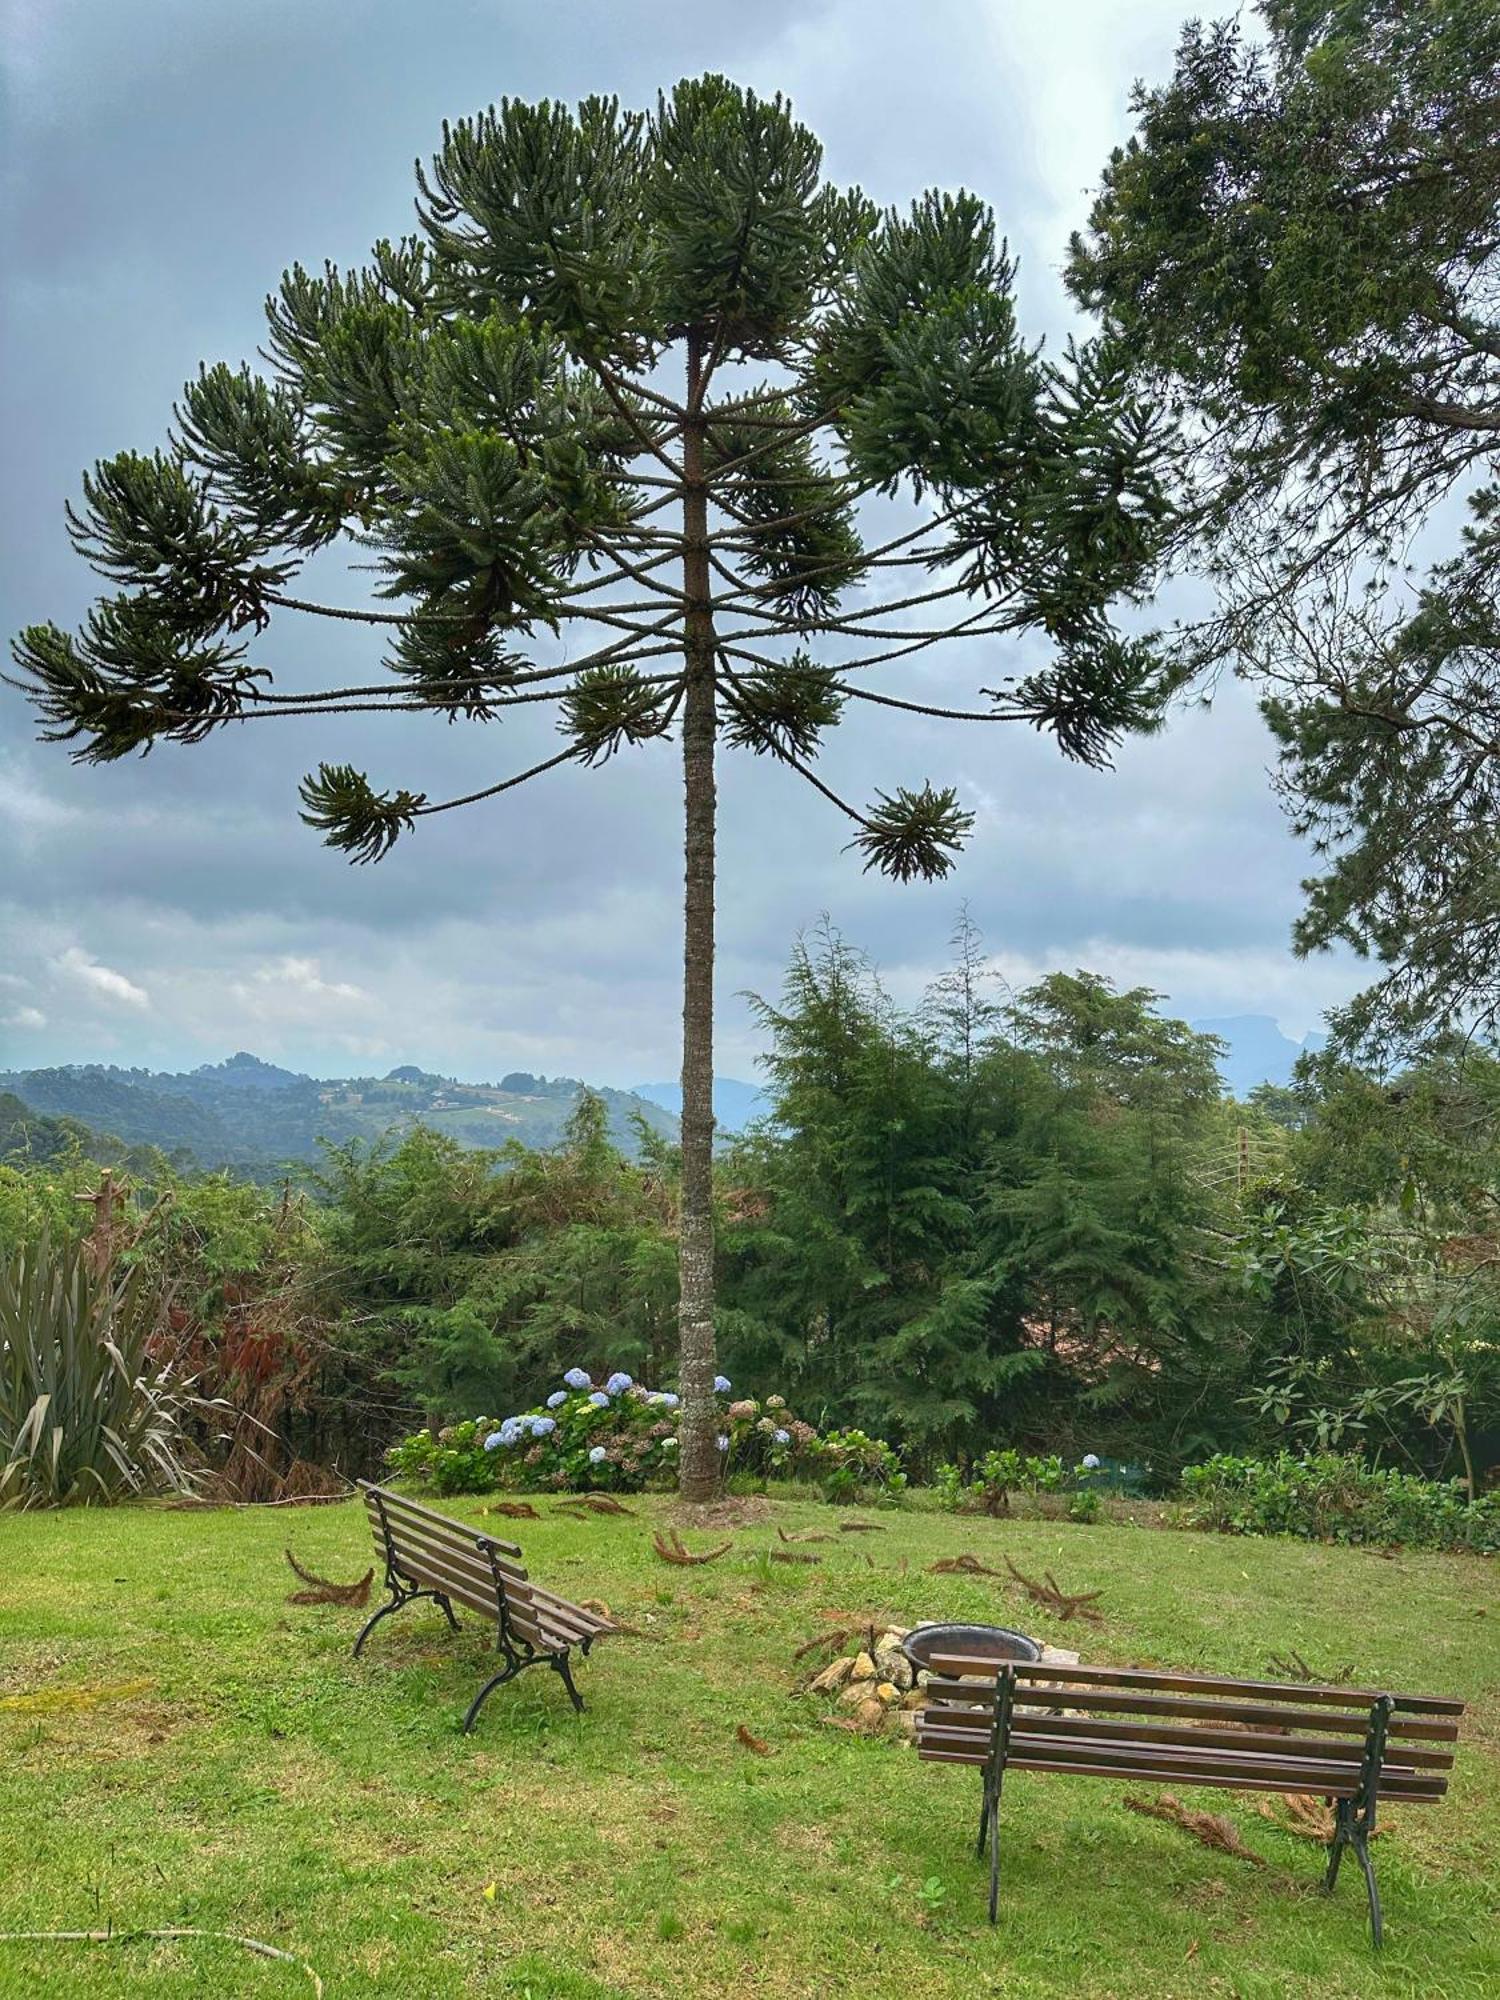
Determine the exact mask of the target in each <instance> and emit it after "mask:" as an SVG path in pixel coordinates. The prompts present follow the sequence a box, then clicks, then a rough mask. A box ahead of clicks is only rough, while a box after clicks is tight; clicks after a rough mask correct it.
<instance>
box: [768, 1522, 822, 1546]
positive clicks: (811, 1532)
mask: <svg viewBox="0 0 1500 2000" xmlns="http://www.w3.org/2000/svg"><path fill="white" fill-rule="evenodd" d="M776 1532H777V1534H778V1535H779V1536H780V1537H781V1539H782V1541H784V1542H831V1541H832V1540H833V1537H832V1535H825V1534H824V1533H823V1530H822V1529H821V1528H798V1529H797V1531H796V1532H795V1534H791V1535H789V1534H788V1533H787V1531H786V1529H785V1528H783V1527H780V1526H779V1525H778V1527H777V1529H776Z"/></svg>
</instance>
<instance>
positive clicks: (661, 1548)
mask: <svg viewBox="0 0 1500 2000" xmlns="http://www.w3.org/2000/svg"><path fill="white" fill-rule="evenodd" d="M651 1546H652V1547H653V1548H654V1549H655V1550H656V1553H657V1554H658V1555H659V1556H660V1557H661V1559H662V1561H663V1562H668V1563H711V1562H717V1561H718V1559H719V1557H720V1556H724V1555H728V1553H729V1551H730V1550H731V1549H732V1548H733V1547H734V1541H733V1538H731V1539H730V1540H729V1541H727V1542H720V1544H719V1546H718V1547H717V1548H716V1549H705V1550H704V1551H703V1552H702V1553H701V1554H698V1555H694V1554H693V1552H692V1550H691V1549H689V1548H688V1547H687V1546H686V1545H685V1544H684V1542H683V1539H682V1536H681V1535H680V1534H679V1533H678V1532H677V1530H676V1529H675V1528H668V1529H667V1531H666V1534H665V1535H663V1534H661V1533H660V1532H658V1533H657V1534H655V1535H653V1536H652V1537H651Z"/></svg>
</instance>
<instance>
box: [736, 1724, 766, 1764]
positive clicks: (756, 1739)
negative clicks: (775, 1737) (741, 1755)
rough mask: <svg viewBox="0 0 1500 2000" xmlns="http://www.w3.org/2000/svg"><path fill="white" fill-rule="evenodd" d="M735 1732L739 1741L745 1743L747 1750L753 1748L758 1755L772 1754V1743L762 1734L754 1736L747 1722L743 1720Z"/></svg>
mask: <svg viewBox="0 0 1500 2000" xmlns="http://www.w3.org/2000/svg"><path fill="white" fill-rule="evenodd" d="M734 1733H735V1737H736V1739H737V1740H738V1741H739V1742H741V1743H743V1744H744V1746H745V1748H746V1749H747V1750H753V1751H754V1752H755V1754H756V1756H757V1757H769V1756H770V1754H771V1746H770V1744H769V1743H767V1742H766V1740H765V1738H764V1737H762V1736H752V1735H751V1734H750V1730H749V1727H748V1725H747V1724H745V1723H743V1722H742V1723H741V1724H740V1726H739V1728H738V1729H736V1731H735V1732H734Z"/></svg>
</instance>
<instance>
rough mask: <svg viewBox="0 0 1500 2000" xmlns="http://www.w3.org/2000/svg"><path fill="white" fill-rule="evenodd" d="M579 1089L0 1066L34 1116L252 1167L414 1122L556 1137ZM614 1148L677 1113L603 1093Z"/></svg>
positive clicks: (505, 1135)
mask: <svg viewBox="0 0 1500 2000" xmlns="http://www.w3.org/2000/svg"><path fill="white" fill-rule="evenodd" d="M583 1087H584V1086H583V1085H582V1084H581V1083H579V1082H578V1080H577V1079H576V1078H574V1077H552V1078H548V1077H538V1076H531V1075H528V1074H526V1073H525V1072H521V1071H517V1072H514V1073H512V1074H511V1075H509V1076H506V1077H504V1078H502V1079H501V1081H500V1083H499V1084H470V1083H458V1082H455V1081H454V1080H453V1079H452V1078H451V1077H442V1076H434V1075H431V1074H429V1073H428V1072H427V1071H425V1070H420V1069H416V1068H414V1067H412V1066H410V1065H406V1066H403V1067H400V1068H397V1069H393V1070H391V1071H389V1072H388V1073H387V1074H386V1075H385V1076H383V1077H349V1078H318V1077H310V1076H301V1075H298V1074H297V1073H296V1072H294V1071H292V1070H287V1069H279V1068H277V1067H276V1066H275V1065H274V1064H272V1063H266V1062H261V1061H260V1060H259V1059H258V1058H257V1057H255V1056H252V1055H246V1054H243V1053H242V1054H240V1055H236V1056H231V1057H230V1058H229V1060H228V1061H227V1062H222V1063H214V1064H205V1065H204V1066H203V1067H202V1068H200V1069H195V1070H189V1071H185V1072H182V1073H179V1074H172V1073H165V1072H157V1071H154V1070H145V1069H118V1068H114V1067H112V1066H105V1065H102V1064H98V1063H86V1064H69V1065H67V1066H66V1067H65V1068H60V1069H36V1070H16V1071H11V1072H9V1073H0V1090H3V1091H7V1092H10V1093H11V1094H13V1095H14V1096H15V1097H17V1098H19V1099H20V1100H21V1101H22V1102H23V1103H24V1104H25V1105H26V1106H27V1107H28V1108H29V1109H30V1110H31V1111H32V1112H34V1113H39V1114H41V1115H43V1116H45V1117H49V1118H72V1119H76V1120H78V1121H80V1122H82V1123H83V1124H85V1125H88V1126H90V1127H92V1128H94V1129H95V1130H97V1131H104V1132H110V1133H114V1134H116V1135H118V1137H119V1138H120V1139H122V1140H124V1141H125V1142H127V1144H129V1145H145V1146H156V1147H159V1148H160V1149H161V1150H162V1151H163V1152H166V1153H187V1154H191V1156H192V1157H193V1159H195V1160H196V1161H198V1162H199V1164H200V1165H202V1166H205V1167H234V1168H238V1169H241V1170H243V1171H246V1172H249V1173H252V1174H253V1173H257V1172H260V1173H264V1172H267V1171H274V1170H275V1169H277V1168H279V1167H281V1166H283V1165H285V1164H286V1163H287V1162H290V1161H296V1160H311V1159H314V1158H315V1157H316V1156H317V1153H318V1142H319V1141H320V1140H323V1139H326V1140H329V1141H330V1142H331V1143H333V1144H335V1145H342V1144H346V1143H347V1142H348V1141H350V1140H351V1139H365V1140H374V1139H382V1138H385V1137H386V1136H387V1135H393V1136H396V1137H399V1136H400V1135H401V1134H402V1133H404V1132H409V1131H411V1130H412V1128H413V1127H414V1126H416V1125H418V1124H420V1125H424V1126H427V1127H429V1128H430V1129H431V1130H433V1131H436V1132H443V1133H446V1134H448V1135H449V1136H450V1137H451V1138H453V1139H456V1140H457V1141H458V1142H459V1144H461V1145H465V1146H481V1147H485V1146H488V1147H493V1146H500V1145H503V1144H504V1143H505V1141H506V1140H507V1139H521V1140H524V1141H525V1143H526V1144H527V1145H531V1146H551V1145H554V1144H556V1142H557V1141H558V1139H560V1138H561V1136H562V1133H563V1128H564V1126H565V1125H566V1123H567V1119H568V1115H569V1113H570V1112H571V1111H572V1109H573V1107H574V1106H575V1105H576V1103H577V1102H578V1098H579V1094H580V1092H581V1091H582V1089H583ZM597 1095H598V1096H599V1097H600V1098H601V1100H602V1101H603V1103H604V1104H605V1106H606V1109H607V1111H608V1116H609V1127H610V1133H611V1136H612V1138H613V1139H614V1141H615V1143H616V1144H618V1145H619V1146H621V1147H622V1148H623V1149H624V1150H625V1151H626V1152H627V1153H634V1151H635V1150H636V1148H637V1145H638V1135H637V1121H638V1120H643V1121H644V1123H645V1125H646V1126H647V1127H648V1128H649V1129H650V1130H651V1131H653V1132H655V1133H658V1134H660V1135H662V1136H666V1137H671V1136H674V1135H675V1133H676V1129H677V1120H676V1119H675V1117H673V1116H672V1114H671V1113H670V1112H668V1111H665V1110H663V1109H662V1108H661V1107H660V1106H659V1105H656V1104H652V1103H650V1102H649V1101H648V1100H647V1099H645V1098H643V1097H638V1096H636V1095H634V1094H633V1093H631V1092H629V1091H623V1090H608V1089H604V1090H600V1091H599V1092H598V1093H597Z"/></svg>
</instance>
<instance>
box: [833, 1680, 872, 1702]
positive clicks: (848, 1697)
mask: <svg viewBox="0 0 1500 2000" xmlns="http://www.w3.org/2000/svg"><path fill="white" fill-rule="evenodd" d="M874 1689H875V1683H874V1682H873V1681H850V1683H849V1685H848V1687H846V1688H845V1689H844V1692H843V1693H842V1694H841V1695H840V1696H839V1702H840V1704H841V1706H842V1707H844V1708H858V1707H859V1706H860V1704H861V1703H862V1702H867V1701H870V1700H872V1699H873V1698H874Z"/></svg>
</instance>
